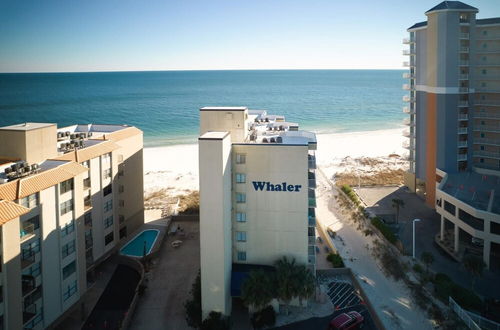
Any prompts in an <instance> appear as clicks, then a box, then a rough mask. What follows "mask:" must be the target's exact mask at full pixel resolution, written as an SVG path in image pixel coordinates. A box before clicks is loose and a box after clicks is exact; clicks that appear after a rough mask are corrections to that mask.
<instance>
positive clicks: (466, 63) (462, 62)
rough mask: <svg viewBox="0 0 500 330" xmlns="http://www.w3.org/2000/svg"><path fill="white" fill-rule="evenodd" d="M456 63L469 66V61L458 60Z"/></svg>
mask: <svg viewBox="0 0 500 330" xmlns="http://www.w3.org/2000/svg"><path fill="white" fill-rule="evenodd" d="M458 65H459V66H469V61H459V62H458Z"/></svg>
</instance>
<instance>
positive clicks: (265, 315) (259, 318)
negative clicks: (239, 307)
mask: <svg viewBox="0 0 500 330" xmlns="http://www.w3.org/2000/svg"><path fill="white" fill-rule="evenodd" d="M250 321H251V322H252V326H253V328H254V329H261V328H264V327H273V326H274V324H275V323H276V313H275V311H274V308H273V307H272V306H267V307H266V308H264V309H262V310H261V311H259V312H256V313H254V314H253V315H252V318H251V319H250Z"/></svg>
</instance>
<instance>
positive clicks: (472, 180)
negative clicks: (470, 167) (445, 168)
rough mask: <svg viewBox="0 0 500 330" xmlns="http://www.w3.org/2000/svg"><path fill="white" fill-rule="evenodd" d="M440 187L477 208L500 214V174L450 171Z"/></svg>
mask: <svg viewBox="0 0 500 330" xmlns="http://www.w3.org/2000/svg"><path fill="white" fill-rule="evenodd" d="M440 189H441V190H442V191H444V192H445V193H447V194H449V195H451V196H453V197H455V198H457V199H459V200H461V201H462V202H465V203H467V204H469V205H470V206H472V207H474V208H476V209H479V210H482V211H488V212H492V213H496V214H500V177H499V176H495V175H485V174H480V173H476V172H461V173H448V176H447V179H446V181H445V182H443V183H442V184H441V185H440ZM490 208H491V209H490Z"/></svg>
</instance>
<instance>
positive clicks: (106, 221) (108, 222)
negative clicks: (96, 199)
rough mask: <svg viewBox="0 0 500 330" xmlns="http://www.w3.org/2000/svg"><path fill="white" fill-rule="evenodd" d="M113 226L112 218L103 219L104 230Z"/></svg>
mask: <svg viewBox="0 0 500 330" xmlns="http://www.w3.org/2000/svg"><path fill="white" fill-rule="evenodd" d="M112 225H113V216H110V217H107V218H105V219H104V229H106V228H109V227H111V226H112Z"/></svg>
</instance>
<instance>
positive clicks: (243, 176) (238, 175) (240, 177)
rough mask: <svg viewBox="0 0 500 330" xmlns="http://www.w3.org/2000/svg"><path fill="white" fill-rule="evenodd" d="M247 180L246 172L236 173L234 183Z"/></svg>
mask: <svg viewBox="0 0 500 330" xmlns="http://www.w3.org/2000/svg"><path fill="white" fill-rule="evenodd" d="M246 180H247V176H246V174H243V173H236V183H245V182H246Z"/></svg>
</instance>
